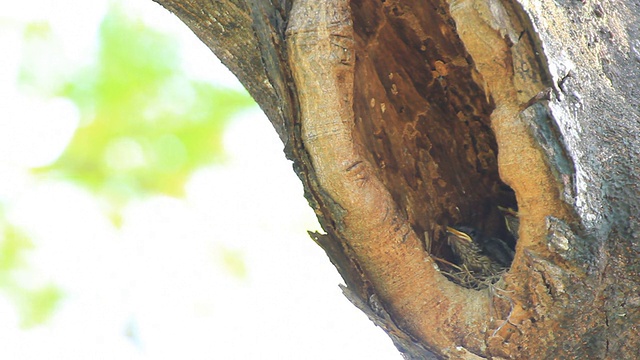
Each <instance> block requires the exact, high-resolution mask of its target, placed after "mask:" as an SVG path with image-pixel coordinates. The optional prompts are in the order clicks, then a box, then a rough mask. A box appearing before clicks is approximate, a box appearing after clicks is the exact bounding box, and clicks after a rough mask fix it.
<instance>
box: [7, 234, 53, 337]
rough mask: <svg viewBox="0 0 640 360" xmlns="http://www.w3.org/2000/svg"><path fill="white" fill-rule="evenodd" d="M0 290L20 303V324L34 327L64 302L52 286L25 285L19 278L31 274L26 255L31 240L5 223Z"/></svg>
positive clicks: (30, 245) (30, 246)
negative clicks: (23, 273)
mask: <svg viewBox="0 0 640 360" xmlns="http://www.w3.org/2000/svg"><path fill="white" fill-rule="evenodd" d="M0 237H1V238H0V289H2V291H3V292H4V293H5V294H7V295H8V296H9V298H11V299H12V300H13V302H14V303H16V304H18V310H19V312H20V320H21V323H20V325H21V326H22V327H24V328H28V327H32V326H35V325H38V324H41V323H43V322H44V321H46V320H47V319H48V318H49V317H50V316H51V315H52V314H53V311H54V310H55V308H56V305H57V304H58V303H59V301H60V300H61V299H62V291H61V290H60V289H58V288H57V287H56V286H55V285H53V284H37V285H29V286H25V285H24V284H23V283H22V282H21V281H20V280H19V279H20V276H21V272H24V271H27V272H28V271H29V267H28V263H27V261H26V260H25V255H26V253H27V252H28V251H29V250H30V249H31V248H32V247H33V245H32V243H31V241H30V240H29V238H28V237H27V236H26V235H25V234H24V233H23V232H22V231H20V229H18V228H17V227H15V226H12V225H10V224H6V223H4V222H2V228H0Z"/></svg>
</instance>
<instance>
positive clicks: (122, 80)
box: [39, 6, 254, 203]
mask: <svg viewBox="0 0 640 360" xmlns="http://www.w3.org/2000/svg"><path fill="white" fill-rule="evenodd" d="M178 45H179V44H178V43H177V41H176V39H174V38H172V37H170V36H168V35H166V34H163V33H161V32H158V31H156V30H153V29H150V28H148V27H146V26H145V25H144V24H143V23H142V22H141V21H140V20H139V19H135V18H131V17H130V16H129V15H127V14H125V12H124V10H122V9H120V8H119V7H117V6H114V7H113V8H112V11H110V12H109V13H108V15H107V16H106V17H105V19H104V21H103V23H102V26H101V29H100V49H99V51H98V59H97V61H96V63H95V68H92V69H88V70H85V71H83V72H81V73H80V75H78V76H77V77H76V78H74V79H73V80H72V81H70V82H68V83H67V84H66V85H65V86H64V87H62V89H61V90H60V94H58V95H63V96H66V97H69V98H70V99H72V100H73V101H74V102H75V103H76V104H77V106H78V108H79V109H80V110H81V114H82V120H81V123H80V126H79V128H78V130H77V131H76V133H75V136H74V138H73V140H72V142H71V144H70V145H69V146H68V148H67V149H66V151H65V152H64V153H63V155H62V156H61V157H60V158H59V159H58V161H56V162H55V163H54V164H52V165H51V166H48V167H46V168H44V169H39V171H46V172H55V173H57V174H62V175H63V176H65V177H67V178H69V179H71V180H72V181H75V182H77V183H80V184H82V185H86V186H88V187H90V188H91V189H93V190H95V191H97V192H100V193H102V194H103V195H107V196H108V197H109V198H110V199H111V200H116V201H117V202H120V203H126V201H127V200H128V199H129V198H130V197H132V196H134V197H135V196H138V195H144V194H150V193H151V194H152V193H163V194H167V195H173V196H179V195H181V194H182V192H183V185H184V183H185V181H186V180H187V179H188V177H189V175H190V174H191V173H192V172H193V171H194V170H195V169H197V168H198V167H200V166H202V165H205V164H208V163H212V162H216V161H221V160H223V158H224V154H223V149H222V146H221V137H222V133H223V129H224V127H225V125H226V124H227V123H228V121H229V119H230V118H231V116H232V115H233V114H234V113H236V112H238V111H239V110H242V109H245V108H247V107H248V106H251V105H253V104H254V102H253V100H252V99H251V98H250V97H249V96H248V94H246V92H240V91H234V90H230V89H225V88H218V87H215V86H213V85H211V84H209V83H205V82H200V81H196V80H193V79H189V78H188V77H186V76H185V74H184V73H183V72H182V70H181V69H180V58H179V47H178Z"/></svg>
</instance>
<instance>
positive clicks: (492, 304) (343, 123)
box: [156, 0, 640, 359]
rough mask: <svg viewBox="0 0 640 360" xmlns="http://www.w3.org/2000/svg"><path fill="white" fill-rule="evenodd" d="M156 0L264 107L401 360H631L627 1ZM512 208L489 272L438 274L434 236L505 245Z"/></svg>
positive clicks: (637, 120)
mask: <svg viewBox="0 0 640 360" xmlns="http://www.w3.org/2000/svg"><path fill="white" fill-rule="evenodd" d="M156 1H157V2H159V3H160V4H162V5H163V6H165V7H166V8H168V9H169V10H171V11H172V12H174V13H175V14H176V15H178V16H179V17H180V18H181V19H182V20H183V21H184V22H185V23H186V24H187V25H188V26H189V27H190V28H191V29H193V31H194V32H195V33H196V35H198V36H199V37H200V39H202V41H203V42H204V43H205V44H207V45H208V46H209V47H210V48H211V49H212V51H213V52H214V53H216V55H217V56H218V57H219V58H220V59H221V60H222V61H223V63H225V65H227V66H228V67H229V68H230V69H231V70H232V71H233V72H234V73H235V74H236V75H237V76H238V78H239V79H240V81H241V82H242V83H243V84H244V85H245V86H246V87H247V89H248V90H249V92H250V93H251V95H252V96H253V97H254V98H255V99H256V101H257V102H258V103H259V104H260V106H261V107H262V108H263V110H264V111H265V112H266V114H267V116H268V117H269V118H270V120H271V122H272V123H273V125H274V127H275V128H276V130H277V132H278V134H279V135H280V138H281V139H282V140H283V142H284V143H285V152H286V155H287V156H288V157H289V158H290V159H292V160H293V161H294V168H295V171H296V172H297V174H298V175H299V177H300V179H301V181H302V182H303V184H304V186H305V190H306V197H307V199H308V200H309V203H310V205H311V206H312V207H313V208H314V210H315V211H316V213H317V215H318V218H319V220H320V222H321V224H322V226H323V228H324V229H325V231H326V232H327V234H312V237H313V239H314V240H315V241H316V242H317V243H318V244H319V245H320V246H322V248H323V249H324V250H325V251H326V252H327V254H328V255H329V257H330V258H331V261H332V262H333V263H334V264H335V265H336V267H337V269H338V270H339V271H340V273H341V274H342V276H343V278H344V279H345V283H346V285H347V288H346V289H345V294H346V295H347V297H348V298H349V299H350V300H351V301H352V302H353V303H354V304H355V305H356V306H358V307H359V308H360V309H362V310H363V311H364V312H365V313H367V314H368V315H369V317H370V318H371V319H372V320H373V321H374V322H375V323H376V324H377V325H379V326H381V327H383V328H384V329H385V330H386V331H387V332H388V333H389V335H390V336H391V337H392V339H393V340H394V342H395V343H396V345H397V346H398V349H399V350H400V351H401V352H402V353H403V355H404V356H405V357H407V358H412V359H422V358H434V357H437V358H465V359H472V358H518V359H525V358H530V359H542V358H548V359H552V358H610V359H621V358H635V357H636V356H637V351H638V350H637V349H639V348H640V331H639V330H640V329H638V326H640V325H638V324H640V311H639V309H640V295H639V294H640V265H639V264H638V261H637V259H638V255H639V253H640V221H639V219H638V216H639V215H638V214H640V140H638V139H639V135H640V100H639V96H638V95H640V94H638V92H639V91H640V90H638V86H637V85H638V84H639V83H640V40H638V39H639V38H640V37H639V35H640V34H639V32H640V27H638V26H637V24H638V23H640V3H638V2H637V1H616V2H611V1H602V2H592V1H570V0H567V1H560V0H558V1H545V2H538V1H524V0H523V1H511V0H502V1H500V0H489V1H485V0H482V1H480V0H477V1H473V0H464V1H449V2H446V1H437V0H431V1H418V0H416V1H396V0H381V1H361V0H352V1H348V0H323V1H310V0H296V1H291V0H281V1H277V0H271V1H263V0H244V1H243V0H233V1H232V0H227V1H214V2H210V1H203V0H185V1H177V0H156ZM547 88H550V89H551V97H550V99H549V100H544V99H542V98H541V96H539V94H540V93H541V92H544V90H545V89H547ZM531 99H533V100H534V101H531ZM507 185H508V186H507ZM511 189H513V190H511ZM516 202H517V206H518V208H519V213H520V221H521V226H520V231H519V238H518V242H517V245H516V258H515V260H514V263H513V264H512V267H511V269H510V271H509V272H508V273H507V274H506V275H504V277H503V279H502V280H501V281H500V282H499V283H498V284H497V285H494V286H492V287H489V288H488V289H484V290H471V289H464V288H462V287H460V286H458V285H456V284H454V283H452V282H450V281H449V280H447V278H445V277H444V276H443V275H442V274H441V270H446V269H447V265H446V262H442V261H441V260H440V259H441V258H442V259H451V252H450V249H448V247H447V245H446V242H444V241H443V240H442V229H443V227H444V226H446V225H451V224H459V223H466V224H472V225H474V226H477V227H482V228H483V229H485V231H492V232H494V233H496V234H501V233H504V231H505V229H504V225H502V222H501V219H500V215H499V212H498V211H497V207H498V206H515V205H516ZM427 243H428V244H429V245H430V246H429V247H428V248H427V246H426V244H427Z"/></svg>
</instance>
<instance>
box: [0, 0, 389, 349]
mask: <svg viewBox="0 0 640 360" xmlns="http://www.w3.org/2000/svg"><path fill="white" fill-rule="evenodd" d="M107 4H108V3H107V2H106V1H105V0H100V1H98V0H92V1H86V0H65V1H48V0H21V1H12V2H8V3H6V4H3V6H2V7H1V8H0V48H1V49H2V54H1V55H0V110H1V111H0V154H2V155H0V174H1V176H0V204H2V206H3V207H4V208H5V211H6V213H7V216H8V217H9V219H10V221H11V222H12V223H14V224H16V225H19V226H20V227H22V228H24V229H26V230H27V232H28V234H29V235H30V237H31V239H32V241H33V242H34V244H35V247H34V249H33V251H32V252H31V253H30V255H29V257H28V259H27V260H28V263H29V271H26V272H25V273H24V274H20V276H21V279H22V281H24V283H25V284H32V285H33V286H37V285H38V284H42V283H49V282H51V283H54V284H56V285H57V286H58V287H60V288H61V289H62V290H63V292H64V294H65V297H64V300H63V301H62V304H61V306H60V307H59V308H58V309H57V310H56V312H55V315H54V316H53V318H52V319H51V320H50V321H49V322H48V323H47V324H45V325H43V326H38V327H35V328H32V329H29V330H23V329H20V327H19V326H18V324H19V318H18V315H17V310H16V307H15V304H14V303H13V302H12V301H10V300H9V299H8V298H7V297H5V295H4V294H3V293H2V292H1V291H0V358H1V359H17V360H21V359H399V358H400V355H399V354H398V352H397V350H396V349H395V348H394V347H393V345H392V343H391V341H390V340H389V338H388V337H387V336H386V335H385V334H384V333H383V332H382V331H381V330H380V329H378V328H376V327H374V326H373V324H372V323H371V322H370V321H369V320H368V319H367V318H366V316H365V315H364V314H362V313H360V311H359V310H357V309H356V308H355V307H353V306H352V305H351V304H350V303H349V302H348V301H347V300H346V298H344V297H343V296H342V294H341V293H340V290H339V289H338V286H337V285H338V283H340V282H341V279H340V278H339V276H338V274H337V272H336V271H335V269H334V268H333V266H332V265H331V264H330V263H329V261H328V259H327V258H326V256H325V255H324V253H323V252H322V250H320V248H319V247H317V246H316V245H315V244H314V243H313V242H312V241H311V240H310V238H309V237H308V236H307V234H306V230H318V229H319V226H318V225H317V223H316V220H315V218H314V214H313V212H312V211H311V210H310V209H309V207H308V205H307V204H306V201H305V200H304V198H303V195H302V187H301V185H300V183H299V181H298V179H297V177H296V176H295V174H294V173H293V170H292V169H291V165H290V164H289V163H288V161H286V160H285V157H284V155H283V153H282V144H280V143H279V140H278V139H277V136H276V135H275V132H274V131H273V129H272V128H271V127H270V124H269V122H268V121H267V119H266V118H265V117H264V115H263V114H262V113H260V112H259V110H258V109H257V108H256V110H254V111H252V112H248V113H244V114H242V115H241V116H239V117H238V118H237V119H236V120H235V121H234V122H233V123H232V125H231V126H230V128H229V130H228V131H227V132H226V134H225V137H224V142H225V149H226V151H227V153H228V154H229V157H230V161H229V162H227V163H226V164H225V166H224V167H222V166H212V167H209V168H203V169H201V170H200V171H198V172H197V173H196V174H194V176H193V177H192V178H191V179H190V180H189V182H188V184H187V196H186V198H185V199H176V198H169V197H160V196H158V197H153V198H149V199H145V200H140V201H138V202H135V203H132V204H130V205H129V206H128V207H127V208H126V209H125V211H124V218H123V226H122V227H121V228H115V227H114V226H113V225H112V223H111V222H110V221H109V219H108V218H107V217H106V216H105V213H104V211H103V208H102V205H101V204H100V203H98V202H97V201H96V198H95V197H93V196H92V195H91V194H90V193H88V192H86V191H85V190H82V189H81V188H79V187H77V186H75V185H73V184H71V183H65V182H59V181H55V180H52V179H44V178H38V177H34V176H33V175H30V174H29V172H28V171H27V170H28V168H29V167H32V166H37V165H45V164H48V163H50V162H52V161H54V160H55V159H56V158H57V156H59V155H60V153H61V152H62V151H63V149H64V147H65V146H66V144H67V143H68V141H69V139H70V138H71V136H72V134H73V132H74V130H75V128H76V126H77V124H78V121H79V120H78V119H79V115H78V111H77V109H76V108H75V105H74V104H73V103H72V102H70V101H68V100H66V99H60V98H58V99H50V98H43V97H38V96H37V95H34V94H24V93H21V92H20V90H18V89H17V87H16V82H17V80H16V79H17V74H18V68H19V65H20V54H21V41H20V40H21V36H22V30H23V27H24V26H25V24H27V23H28V22H32V21H46V22H49V24H50V25H51V27H52V30H53V31H54V32H55V33H56V34H57V37H58V38H59V39H60V41H61V44H62V46H63V48H64V53H65V56H66V59H65V62H64V63H60V64H52V66H53V67H54V68H55V69H56V71H55V72H52V73H53V74H54V75H55V76H64V74H65V73H67V72H70V71H72V70H73V69H74V68H77V67H79V66H82V65H83V64H86V63H88V62H89V61H90V60H91V58H92V57H93V53H94V51H95V49H96V46H97V44H96V35H97V30H98V26H99V23H100V20H101V18H102V16H103V15H104V13H105V11H106V8H107ZM126 4H127V5H126V6H127V8H130V11H131V13H140V14H141V15H142V16H144V18H145V21H146V22H147V23H148V24H149V25H150V26H153V27H158V28H161V29H164V30H166V31H170V32H173V33H175V34H177V36H179V37H180V38H181V39H182V41H183V47H182V51H183V58H184V68H185V71H186V72H187V73H188V74H190V75H191V76H193V77H197V78H199V79H206V80H209V81H211V82H215V83H217V84H220V85H221V86H227V87H234V88H237V87H239V86H240V85H239V84H238V82H237V80H236V79H235V78H234V77H233V76H232V75H231V74H230V73H229V72H228V71H227V70H226V69H225V68H224V67H222V66H221V65H220V63H219V62H218V60H217V59H215V57H214V56H213V54H211V53H210V52H209V50H208V49H207V48H206V47H205V46H204V45H203V44H201V43H200V42H199V41H198V40H197V38H196V37H195V36H194V35H193V34H192V33H191V32H190V31H189V30H188V29H187V28H186V27H185V26H184V25H183V24H181V23H180V22H179V21H177V19H175V18H173V16H172V15H170V14H169V13H168V12H166V11H165V10H164V9H162V8H161V7H159V6H158V5H156V4H155V3H153V2H152V1H151V0H128V1H126ZM70 14H76V15H74V16H73V19H70V18H69V15H70ZM77 14H82V16H77ZM51 81H55V79H51ZM248 144H250V145H251V146H252V147H248V146H247V145H248ZM256 173H260V174H261V176H260V177H259V178H256V177H255V174H256ZM274 204H279V206H278V207H274ZM176 244H178V245H176ZM225 252H234V253H237V254H240V255H241V256H242V257H243V258H244V260H245V261H246V265H247V272H248V276H247V278H246V279H244V280H239V279H238V278H237V277H234V276H233V275H232V274H230V273H229V271H228V270H227V269H228V268H227V267H225V266H224V261H223V255H222V254H224V253H225Z"/></svg>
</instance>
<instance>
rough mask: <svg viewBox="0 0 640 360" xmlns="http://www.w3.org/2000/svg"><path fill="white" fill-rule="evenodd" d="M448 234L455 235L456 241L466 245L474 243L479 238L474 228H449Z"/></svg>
mask: <svg viewBox="0 0 640 360" xmlns="http://www.w3.org/2000/svg"><path fill="white" fill-rule="evenodd" d="M447 233H449V234H450V235H453V237H454V238H455V240H458V241H461V242H465V243H474V242H476V240H477V239H475V237H476V236H477V234H476V231H475V230H474V229H472V228H467V227H466V226H461V227H458V229H456V228H453V227H450V226H447ZM449 239H451V236H449Z"/></svg>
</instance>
